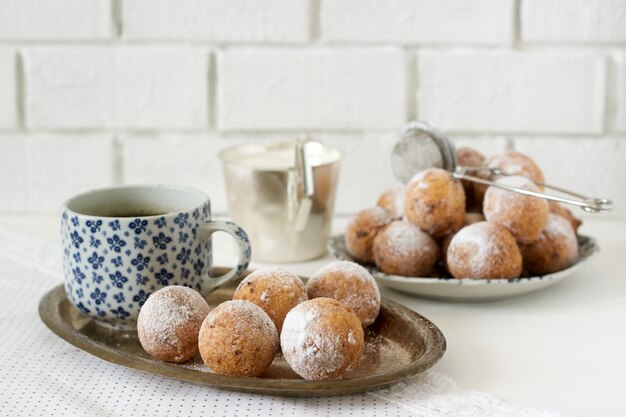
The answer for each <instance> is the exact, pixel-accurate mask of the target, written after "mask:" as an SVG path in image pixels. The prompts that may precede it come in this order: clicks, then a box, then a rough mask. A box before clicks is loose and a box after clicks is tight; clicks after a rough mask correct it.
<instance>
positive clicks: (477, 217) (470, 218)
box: [441, 213, 485, 269]
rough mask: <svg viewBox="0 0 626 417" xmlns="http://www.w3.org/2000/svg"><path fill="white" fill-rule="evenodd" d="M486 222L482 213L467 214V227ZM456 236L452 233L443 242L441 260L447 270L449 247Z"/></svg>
mask: <svg viewBox="0 0 626 417" xmlns="http://www.w3.org/2000/svg"><path fill="white" fill-rule="evenodd" d="M484 221H485V216H483V215H482V214H480V213H465V226H467V225H470V224H474V223H478V222H484ZM455 235H456V233H452V234H451V235H448V236H446V237H445V238H444V239H443V240H442V241H441V260H442V261H443V264H444V266H445V267H446V269H447V268H448V261H447V257H448V246H450V242H452V239H453V238H454V236H455Z"/></svg>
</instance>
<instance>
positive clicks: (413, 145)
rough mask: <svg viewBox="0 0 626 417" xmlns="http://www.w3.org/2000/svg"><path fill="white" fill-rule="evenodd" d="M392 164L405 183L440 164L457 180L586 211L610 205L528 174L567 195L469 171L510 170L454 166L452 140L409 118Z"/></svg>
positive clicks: (495, 173)
mask: <svg viewBox="0 0 626 417" xmlns="http://www.w3.org/2000/svg"><path fill="white" fill-rule="evenodd" d="M391 164H392V168H393V173H394V175H395V176H396V178H398V179H399V180H400V181H401V182H402V183H404V184H407V183H408V182H409V181H410V180H411V178H412V177H413V175H415V174H416V173H418V172H420V171H423V170H425V169H428V168H442V169H445V170H447V171H450V172H451V173H452V176H453V177H454V178H456V179H459V180H466V181H471V182H475V183H478V184H482V185H486V186H493V187H498V188H502V189H505V190H509V191H513V192H516V193H520V194H525V195H529V196H532V197H538V198H543V199H546V200H552V201H557V202H559V203H565V204H571V205H574V206H578V207H580V208H581V209H583V210H584V211H586V212H589V213H597V212H600V211H609V210H611V209H612V207H613V203H612V202H611V200H609V199H606V198H593V197H587V196H585V195H582V194H579V193H576V192H573V191H569V190H566V189H564V188H561V187H557V186H554V185H549V184H545V183H543V182H539V181H535V180H533V179H531V178H528V179H529V180H530V181H532V182H533V183H535V184H536V185H538V186H540V187H543V188H548V189H551V190H554V191H557V192H559V193H561V194H564V195H566V196H557V195H553V194H546V193H542V192H536V191H530V190H524V189H522V188H518V187H514V186H510V185H506V184H501V183H496V182H494V181H490V180H486V179H483V178H479V177H476V176H474V175H471V174H475V173H478V172H487V173H489V174H490V175H491V176H508V175H512V174H509V173H506V172H503V171H502V170H501V169H499V168H490V167H463V166H457V164H456V152H455V149H454V145H453V144H452V142H451V141H450V140H449V139H448V138H447V137H446V136H445V135H443V134H442V133H441V132H440V131H438V130H437V129H435V128H434V127H432V126H431V125H430V124H428V123H426V122H422V121H414V122H411V123H409V124H407V125H406V126H405V127H404V128H403V129H402V132H401V133H400V140H399V141H398V142H397V143H396V145H395V146H394V148H393V150H392V152H391ZM567 196H569V197H567Z"/></svg>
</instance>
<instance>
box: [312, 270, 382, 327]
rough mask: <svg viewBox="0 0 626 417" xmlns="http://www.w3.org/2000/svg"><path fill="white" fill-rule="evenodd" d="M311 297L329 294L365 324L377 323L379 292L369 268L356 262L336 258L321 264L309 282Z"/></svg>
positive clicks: (328, 295) (327, 296)
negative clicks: (323, 264)
mask: <svg viewBox="0 0 626 417" xmlns="http://www.w3.org/2000/svg"><path fill="white" fill-rule="evenodd" d="M306 291H307V294H308V296H309V299H313V298H318V297H326V298H332V299H334V300H337V301H339V302H342V303H344V304H345V305H347V306H348V307H350V308H351V309H352V310H354V312H355V313H356V315H357V317H358V318H359V320H360V321H361V324H362V325H363V327H367V326H369V325H370V324H372V323H374V320H376V317H378V313H379V311H380V291H379V290H378V285H377V284H376V281H375V280H374V277H372V275H371V274H370V273H369V272H367V269H365V268H363V267H362V266H361V265H358V264H355V263H354V262H347V261H336V262H332V263H329V264H328V265H326V266H324V267H322V268H321V269H320V270H319V271H317V272H316V273H315V274H313V276H312V277H311V278H310V279H309V281H308V282H307V284H306Z"/></svg>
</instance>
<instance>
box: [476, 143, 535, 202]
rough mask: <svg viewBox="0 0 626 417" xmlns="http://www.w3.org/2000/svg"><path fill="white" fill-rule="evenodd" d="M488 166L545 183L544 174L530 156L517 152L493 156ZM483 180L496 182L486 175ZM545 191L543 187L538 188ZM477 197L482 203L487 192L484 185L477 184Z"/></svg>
mask: <svg viewBox="0 0 626 417" xmlns="http://www.w3.org/2000/svg"><path fill="white" fill-rule="evenodd" d="M487 166H488V167H490V168H500V169H501V170H502V172H504V173H506V174H509V175H519V176H521V177H526V178H530V179H531V180H534V181H538V182H544V181H545V180H544V177H543V172H541V169H540V168H539V166H538V165H537V163H535V161H533V160H532V159H531V158H530V157H529V156H527V155H524V154H523V153H520V152H516V151H506V152H503V153H501V154H497V155H493V156H492V157H491V158H489V159H488V160H487ZM480 177H481V178H485V179H490V180H495V179H496V178H493V177H491V176H490V175H487V174H485V173H482V174H481V175H480ZM538 188H539V189H543V187H538ZM474 190H475V195H476V198H477V200H478V201H482V200H483V197H484V195H485V192H486V190H487V187H486V186H484V185H480V184H476V185H475V187H474Z"/></svg>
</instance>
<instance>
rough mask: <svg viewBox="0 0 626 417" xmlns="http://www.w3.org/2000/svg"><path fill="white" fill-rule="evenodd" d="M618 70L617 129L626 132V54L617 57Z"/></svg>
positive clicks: (616, 89)
mask: <svg viewBox="0 0 626 417" xmlns="http://www.w3.org/2000/svg"><path fill="white" fill-rule="evenodd" d="M616 62H617V66H616V68H617V70H616V81H617V85H616V88H615V93H616V100H615V101H616V111H615V116H616V120H615V127H616V128H617V129H618V130H620V131H622V132H626V54H621V55H618V56H617V57H616Z"/></svg>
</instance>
